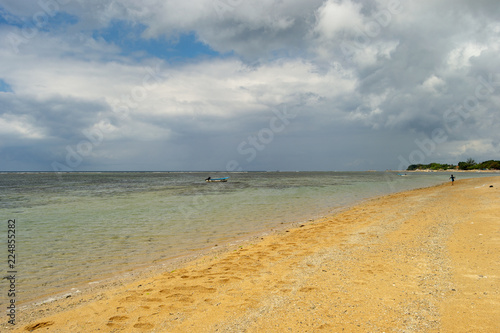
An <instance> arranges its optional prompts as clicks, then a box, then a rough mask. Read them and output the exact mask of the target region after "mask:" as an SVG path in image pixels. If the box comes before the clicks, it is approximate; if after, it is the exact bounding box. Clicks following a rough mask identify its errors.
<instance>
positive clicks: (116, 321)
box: [106, 316, 128, 327]
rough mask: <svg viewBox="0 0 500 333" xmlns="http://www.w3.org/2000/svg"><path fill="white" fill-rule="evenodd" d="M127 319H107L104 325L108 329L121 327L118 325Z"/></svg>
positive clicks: (117, 317)
mask: <svg viewBox="0 0 500 333" xmlns="http://www.w3.org/2000/svg"><path fill="white" fill-rule="evenodd" d="M127 319H128V317H127V316H113V317H110V318H109V319H108V323H107V324H106V325H107V326H109V327H117V326H121V324H120V323H121V322H124V321H125V320H127Z"/></svg>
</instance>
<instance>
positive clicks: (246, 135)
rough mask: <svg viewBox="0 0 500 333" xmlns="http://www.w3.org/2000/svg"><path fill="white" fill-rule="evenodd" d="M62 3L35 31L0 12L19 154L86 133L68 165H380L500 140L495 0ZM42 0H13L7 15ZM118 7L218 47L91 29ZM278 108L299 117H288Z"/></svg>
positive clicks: (110, 19)
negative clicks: (120, 37) (200, 49)
mask: <svg viewBox="0 0 500 333" xmlns="http://www.w3.org/2000/svg"><path fill="white" fill-rule="evenodd" d="M54 1H56V0H54ZM54 4H58V7H57V8H56V7H55V6H53V7H52V8H51V10H52V12H50V13H48V14H47V21H46V22H45V23H43V22H42V23H43V24H42V23H40V24H42V25H43V26H42V27H41V28H40V29H39V30H36V31H35V33H33V34H32V36H31V37H30V36H27V35H26V31H23V28H22V26H20V24H19V23H16V24H14V23H11V24H8V23H6V24H4V25H0V40H1V41H2V43H3V45H7V47H6V48H4V49H3V50H2V51H1V52H0V59H2V61H1V62H0V70H1V71H0V79H1V80H2V81H3V82H4V83H5V85H8V87H10V88H11V90H12V91H5V92H1V91H0V103H1V106H2V110H0V137H1V138H2V142H1V144H0V149H1V150H0V155H2V154H6V155H5V156H7V155H8V156H9V161H11V162H12V161H15V160H16V158H19V154H13V149H14V148H13V147H17V149H18V151H20V150H21V149H24V150H23V151H26V153H25V155H24V156H27V158H25V159H24V161H25V162H23V163H24V164H23V165H24V168H28V169H29V168H30V167H29V165H32V168H35V169H40V168H42V169H43V168H44V167H43V166H41V165H46V167H45V168H46V169H51V166H50V163H49V162H50V161H59V162H60V163H61V164H65V163H66V159H67V157H68V149H70V150H72V151H77V149H78V147H80V148H81V147H83V146H82V142H83V143H85V142H86V140H87V146H89V145H90V146H89V147H90V148H91V149H88V151H86V154H85V156H83V155H82V156H81V160H82V161H81V163H73V164H74V165H73V166H72V167H71V168H72V169H82V168H83V169H86V170H92V169H127V170H131V169H134V168H135V169H141V170H142V169H153V170H170V169H175V170H181V169H182V170H188V169H189V170H203V169H218V170H225V169H228V165H231V163H232V162H231V161H236V162H237V163H238V165H239V166H240V167H241V168H244V169H245V170H262V169H267V170H276V169H281V170H286V169H292V170H364V169H381V170H383V169H387V168H396V167H398V166H399V165H400V163H401V158H400V157H403V158H404V159H405V160H407V161H409V160H410V156H417V155H418V156H419V157H420V159H425V161H422V162H426V161H427V162H431V161H441V162H443V163H445V162H446V163H456V162H458V161H459V160H461V159H466V158H468V157H473V158H475V159H477V160H481V159H490V158H498V154H499V153H500V152H499V144H498V142H500V137H499V134H498V133H497V132H498V131H497V127H498V125H499V121H500V115H499V106H500V73H499V72H498V68H500V66H499V65H500V60H499V58H498V56H497V55H498V54H499V51H500V41H499V40H498V34H499V33H500V23H498V17H499V14H500V13H499V11H500V7H499V6H498V4H497V2H496V1H475V2H470V1H465V0H464V1H451V0H447V1H439V2H435V1H419V2H406V1H398V0H379V1H375V0H371V1H348V0H344V1H341V0H314V1H303V0H293V1H277V0H260V1H253V2H248V1H239V0H234V1H228V0H193V1H189V2H186V1H184V2H183V1H166V2H164V1H157V0H145V1H142V2H136V1H132V0H122V1H115V0H107V1H85V2H80V1H74V2H64V4H62V3H58V2H57V1H56V2H54ZM40 11H41V12H42V13H43V8H34V7H33V6H27V5H23V3H16V4H14V3H11V4H9V5H4V6H3V11H2V16H3V17H4V20H5V21H6V22H15V21H16V20H17V21H18V22H21V21H23V20H24V21H30V20H32V19H33V17H34V14H36V13H37V12H40ZM56 12H57V13H60V14H61V15H60V16H56V15H55V14H56ZM49 14H53V15H49ZM62 14H64V15H66V16H67V17H72V18H73V19H72V20H71V24H66V25H57V24H56V23H55V22H56V21H57V20H56V17H59V19H61V17H66V16H64V15H62ZM51 20H52V21H51ZM17 21H16V22H17ZM120 21H121V22H128V26H130V27H132V28H137V27H140V29H139V30H137V31H141V34H140V35H138V34H137V31H135V33H134V34H133V36H134V38H140V39H141V41H142V42H144V43H147V42H148V41H168V42H169V43H170V45H173V47H175V45H176V44H175V43H176V41H178V40H179V38H180V36H182V35H186V34H189V35H193V36H194V38H195V39H196V41H197V42H198V43H200V44H199V45H203V46H204V47H206V48H208V49H210V50H212V51H214V52H215V53H219V54H220V56H209V57H203V56H202V57H199V58H196V59H185V61H180V62H171V61H169V59H162V58H161V57H160V58H159V57H158V54H156V55H152V54H148V53H147V52H148V51H147V50H146V49H140V48H139V49H137V50H135V52H133V53H131V55H127V54H126V53H124V52H123V50H122V49H121V46H120V45H124V43H123V41H117V40H115V41H114V40H113V39H109V38H108V39H105V38H103V37H102V36H99V34H98V33H96V32H98V31H102V29H106V28H109V27H111V26H112V25H113V24H114V23H115V22H120ZM23 33H24V35H23ZM125 35H126V34H125ZM12 36H17V38H21V39H17V40H15V39H13V37H12ZM13 42H14V43H18V44H15V45H14V46H16V47H17V50H16V47H8V45H11V46H12V43H13ZM120 42H121V43H120ZM134 42H137V40H134ZM165 52H167V51H165ZM137 59H141V60H137ZM283 109H288V110H293V112H296V114H297V116H296V117H294V118H293V119H288V120H286V121H285V123H286V126H284V127H283V129H282V130H279V131H278V130H276V129H281V127H280V126H278V122H275V123H274V125H275V126H272V123H271V122H272V121H273V120H272V119H274V118H275V117H276V112H277V111H276V110H283ZM280 112H284V111H280ZM290 112H291V111H290ZM84 133H91V134H92V135H93V136H92V135H90V139H89V138H88V137H86V136H85V134H84ZM92 138H93V139H94V141H92ZM96 138H97V139H98V140H97V139H96ZM14 142H16V143H15V145H14ZM423 143H425V144H423ZM79 144H80V146H79ZM20 145H21V146H22V147H24V148H22V147H21V146H20ZM34 146H36V147H37V149H36V151H37V154H34V153H33V149H31V148H30V147H34ZM252 149H253V150H252ZM250 151H252V152H253V151H255V154H254V153H249V152H250ZM415 151H420V152H421V154H420V155H419V154H413V155H412V152H415ZM7 152H9V153H8V154H7ZM242 152H243V153H242ZM41 155H43V157H42V156H41ZM15 156H18V157H15ZM252 156H254V157H253V158H251V159H250V157H252ZM422 156H423V157H422ZM42 160H43V161H44V162H43V163H42V162H41V161H42ZM29 161H38V162H36V163H35V162H29ZM138 161H143V162H141V163H139V162H138ZM144 161H150V163H148V162H144ZM409 162H411V161H409ZM30 163H31V164H30ZM44 163H45V164H44ZM77 164H78V165H77ZM9 165H14V164H12V163H11V164H9ZM65 165H68V164H67V163H66V164H65Z"/></svg>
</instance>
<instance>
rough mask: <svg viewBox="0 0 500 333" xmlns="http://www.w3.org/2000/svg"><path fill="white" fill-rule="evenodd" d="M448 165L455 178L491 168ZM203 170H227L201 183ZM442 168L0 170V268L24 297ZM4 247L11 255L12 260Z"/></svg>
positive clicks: (2, 289) (328, 207) (300, 218)
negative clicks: (459, 169)
mask: <svg viewBox="0 0 500 333" xmlns="http://www.w3.org/2000/svg"><path fill="white" fill-rule="evenodd" d="M455 175H456V176H458V177H457V180H460V179H463V178H471V177H482V176H489V175H491V174H486V173H457V174H455ZM208 176H211V177H212V178H217V177H229V180H228V182H226V183H207V182H205V178H206V177H208ZM449 176H450V173H440V172H438V173H409V174H408V176H406V177H401V176H398V175H397V174H396V173H392V172H242V173H227V172H224V173H222V172H221V173H216V172H81V173H78V172H75V173H67V174H62V175H61V176H60V177H59V176H58V175H57V174H55V173H1V174H0V191H1V192H0V216H1V219H2V226H1V227H0V239H1V240H2V241H1V243H2V244H3V248H4V250H3V251H2V253H3V256H4V259H3V260H2V261H1V262H2V264H1V267H0V270H1V271H2V275H3V276H9V275H11V274H12V273H10V272H15V275H16V281H15V282H16V284H15V289H16V302H17V303H18V304H27V303H30V302H34V301H40V300H43V299H44V298H48V297H49V296H50V295H55V294H58V293H64V292H70V291H75V290H76V288H77V287H78V286H84V285H88V284H89V283H96V282H99V281H101V280H102V279H105V278H107V277H109V276H113V275H116V274H121V273H122V272H127V271H130V270H134V269H139V268H145V267H149V266H152V265H157V264H158V263H161V262H163V261H166V260H169V259H171V258H178V257H182V256H186V255H189V254H193V253H196V252H197V251H201V250H204V249H207V248H212V247H215V246H221V245H223V244H225V243H228V242H231V241H235V240H237V239H242V238H244V237H246V236H249V235H257V234H259V233H264V232H266V231H269V230H271V229H273V228H276V227H278V226H280V225H283V224H285V225H286V224H290V223H303V222H308V221H310V220H311V219H316V218H319V217H321V216H324V215H327V214H329V213H331V212H333V211H335V210H336V209H339V208H341V207H345V206H347V205H351V204H354V203H357V202H360V201H362V200H364V199H367V198H370V197H374V196H378V195H384V194H389V193H393V192H399V191H404V190H410V189H415V188H419V187H427V186H432V185H436V184H441V183H444V182H449V179H448V178H449ZM8 220H15V227H14V228H15V230H14V231H15V243H14V244H15V246H12V245H11V246H10V247H9V244H8V240H9V239H12V236H11V238H8V237H9V235H11V234H12V231H8V225H9V223H8ZM11 229H12V223H11ZM11 244H12V242H11ZM9 250H14V251H11V252H10V253H9V252H8V251H9ZM9 254H14V255H15V261H14V262H13V261H12V259H13V257H9ZM9 259H11V261H9ZM9 264H10V265H12V266H10V267H9ZM8 289H9V280H8V279H2V280H1V281H0V294H1V296H0V300H1V304H7V302H8V301H9V297H8Z"/></svg>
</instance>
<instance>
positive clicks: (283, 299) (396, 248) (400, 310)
mask: <svg viewBox="0 0 500 333" xmlns="http://www.w3.org/2000/svg"><path fill="white" fill-rule="evenodd" d="M490 185H493V187H490ZM499 189H500V178H499V177H491V178H476V179H466V180H460V181H456V182H455V185H454V186H451V185H450V184H449V183H448V184H445V185H440V186H436V187H431V188H425V189H419V190H414V191H409V192H404V193H398V194H393V195H389V196H384V197H381V198H376V199H372V200H369V201H367V202H365V203H363V204H360V205H358V206H355V207H353V208H350V209H347V210H345V211H343V212H341V213H338V214H336V215H334V216H329V217H327V218H324V219H322V220H321V221H316V222H314V223H309V224H306V225H304V226H302V227H298V228H296V229H291V230H288V231H286V232H285V231H283V232H282V233H280V234H277V235H272V236H266V237H264V238H263V239H262V240H260V241H259V242H254V244H249V243H246V244H244V246H242V247H241V248H240V247H238V248H236V249H234V250H232V251H228V252H226V253H224V254H219V255H217V256H215V255H210V256H205V257H203V258H201V259H197V260H196V261H193V262H190V263H188V264H186V265H185V266H184V267H181V268H180V269H177V270H174V271H169V272H163V273H161V274H160V275H157V276H153V277H150V278H148V279H144V280H140V281H134V282H133V283H129V284H127V285H122V286H115V287H113V288H110V289H107V290H101V291H99V292H98V293H89V294H82V295H79V296H78V297H76V296H75V297H71V298H69V299H65V300H60V301H57V302H53V303H50V304H45V305H43V306H39V307H37V308H35V309H32V310H30V311H29V312H28V313H22V314H20V315H19V318H18V320H19V321H20V322H18V323H17V325H16V326H15V330H17V331H20V332H26V331H35V332H97V331H99V332H122V331H123V332H342V331H344V332H500V257H499V254H500V192H499Z"/></svg>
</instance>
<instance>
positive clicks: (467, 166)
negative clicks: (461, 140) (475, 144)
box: [406, 158, 500, 171]
mask: <svg viewBox="0 0 500 333" xmlns="http://www.w3.org/2000/svg"><path fill="white" fill-rule="evenodd" d="M457 167H458V169H459V170H500V161H495V160H489V161H485V162H482V163H476V161H474V160H473V159H472V158H469V159H467V161H465V162H458V165H453V164H441V163H430V164H412V165H410V166H409V167H408V168H407V169H406V170H408V171H412V170H448V169H457Z"/></svg>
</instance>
